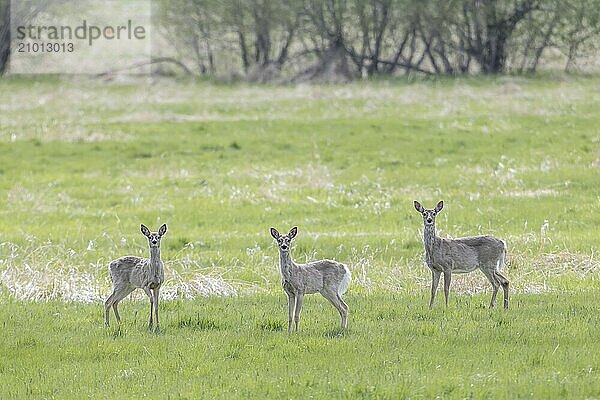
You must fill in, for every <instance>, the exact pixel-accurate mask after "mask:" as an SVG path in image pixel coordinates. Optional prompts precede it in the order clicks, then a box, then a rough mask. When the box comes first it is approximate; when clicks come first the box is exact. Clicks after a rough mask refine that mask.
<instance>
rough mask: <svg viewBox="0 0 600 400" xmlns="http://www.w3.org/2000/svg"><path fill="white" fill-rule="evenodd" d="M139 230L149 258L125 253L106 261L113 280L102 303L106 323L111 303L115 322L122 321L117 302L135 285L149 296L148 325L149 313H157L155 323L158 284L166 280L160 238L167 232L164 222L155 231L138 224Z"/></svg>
mask: <svg viewBox="0 0 600 400" xmlns="http://www.w3.org/2000/svg"><path fill="white" fill-rule="evenodd" d="M141 231H142V233H143V234H144V236H146V237H147V238H148V245H149V246H150V259H147V258H142V257H135V256H126V257H121V258H118V259H116V260H114V261H111V263H110V265H109V270H110V279H111V280H112V283H113V292H112V294H111V295H110V296H109V297H108V299H106V302H105V303H104V314H105V323H106V325H107V326H108V320H109V314H110V307H111V306H112V308H113V310H114V312H115V318H116V319H117V323H120V322H121V318H120V317H119V311H118V310H117V305H118V304H119V302H120V301H121V300H123V299H124V298H125V297H127V296H128V295H129V294H130V293H131V292H133V291H134V290H135V289H137V288H141V289H143V290H144V292H146V294H147V295H148V297H149V298H150V322H149V323H148V328H150V329H152V313H153V312H154V315H155V316H156V327H158V295H159V291H160V286H161V285H162V284H163V282H164V281H165V273H164V270H163V263H162V261H161V260H160V239H161V238H162V236H163V235H164V234H165V233H166V232H167V225H166V224H163V225H162V226H161V227H160V229H159V230H158V232H150V230H149V229H148V228H147V227H146V225H144V224H142V225H141Z"/></svg>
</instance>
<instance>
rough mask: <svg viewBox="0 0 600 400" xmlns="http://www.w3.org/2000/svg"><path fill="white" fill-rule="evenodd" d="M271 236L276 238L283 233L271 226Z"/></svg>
mask: <svg viewBox="0 0 600 400" xmlns="http://www.w3.org/2000/svg"><path fill="white" fill-rule="evenodd" d="M271 236H273V238H274V239H279V236H281V235H280V234H279V232H277V229H275V228H271Z"/></svg>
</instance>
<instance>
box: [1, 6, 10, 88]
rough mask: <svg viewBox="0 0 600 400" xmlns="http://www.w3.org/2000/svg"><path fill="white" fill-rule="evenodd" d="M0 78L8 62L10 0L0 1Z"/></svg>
mask: <svg viewBox="0 0 600 400" xmlns="http://www.w3.org/2000/svg"><path fill="white" fill-rule="evenodd" d="M0 1H1V3H0V7H2V9H1V10H0V15H1V16H2V20H1V21H0V76H2V75H4V74H5V73H6V71H7V69H8V63H9V61H10V39H11V38H10V0H0Z"/></svg>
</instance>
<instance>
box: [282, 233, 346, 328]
mask: <svg viewBox="0 0 600 400" xmlns="http://www.w3.org/2000/svg"><path fill="white" fill-rule="evenodd" d="M297 233H298V227H296V226H295V227H293V228H292V229H291V230H290V232H289V233H288V234H287V235H281V234H280V233H279V232H278V231H277V229H275V228H271V236H273V238H274V239H275V240H276V241H277V246H278V248H279V262H280V269H281V285H282V286H283V290H284V291H285V293H286V294H287V297H288V333H291V332H292V318H293V321H294V326H295V331H296V332H298V325H299V323H300V312H301V310H302V304H303V301H304V295H305V294H312V293H317V292H318V293H321V295H322V296H323V297H325V298H326V299H327V300H329V301H330V302H331V304H333V306H334V307H335V308H336V309H337V310H338V312H339V313H340V317H341V319H342V329H346V328H347V326H348V310H349V308H348V305H347V304H346V303H345V302H344V300H343V299H342V295H343V294H344V293H346V290H348V286H350V281H351V280H352V274H351V273H350V270H349V269H348V267H347V266H346V265H345V264H342V263H340V262H337V261H333V260H319V261H313V262H310V263H307V264H297V263H295V262H294V261H292V257H291V255H290V247H291V241H292V239H293V238H295V237H296V234H297Z"/></svg>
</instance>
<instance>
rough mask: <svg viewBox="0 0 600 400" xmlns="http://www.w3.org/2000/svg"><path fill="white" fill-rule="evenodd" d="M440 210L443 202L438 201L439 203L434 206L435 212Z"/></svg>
mask: <svg viewBox="0 0 600 400" xmlns="http://www.w3.org/2000/svg"><path fill="white" fill-rule="evenodd" d="M442 208H444V201H443V200H440V202H439V203H437V205H436V206H435V212H440V211H442Z"/></svg>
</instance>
